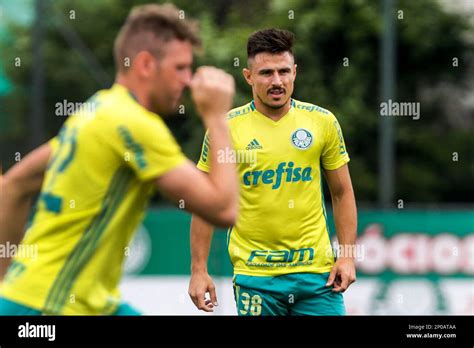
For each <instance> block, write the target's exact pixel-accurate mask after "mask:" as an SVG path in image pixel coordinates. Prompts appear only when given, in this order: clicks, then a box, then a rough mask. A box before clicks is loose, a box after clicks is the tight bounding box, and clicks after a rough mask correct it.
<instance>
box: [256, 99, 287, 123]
mask: <svg viewBox="0 0 474 348" xmlns="http://www.w3.org/2000/svg"><path fill="white" fill-rule="evenodd" d="M254 103H255V108H256V109H257V111H258V112H260V113H261V114H262V115H264V116H266V117H268V118H270V119H272V120H273V121H278V120H279V119H280V118H282V117H283V116H285V115H286V114H287V113H288V111H289V110H290V107H291V98H290V99H288V101H287V102H286V103H285V105H283V106H282V107H281V108H278V109H273V108H270V107H268V106H266V105H265V104H263V103H262V102H261V101H260V100H259V99H258V98H255V99H254Z"/></svg>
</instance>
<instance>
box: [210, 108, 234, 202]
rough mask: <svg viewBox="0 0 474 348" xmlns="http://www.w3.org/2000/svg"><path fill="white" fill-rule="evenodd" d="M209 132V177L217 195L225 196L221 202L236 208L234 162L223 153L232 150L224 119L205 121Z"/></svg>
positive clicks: (216, 118)
mask: <svg viewBox="0 0 474 348" xmlns="http://www.w3.org/2000/svg"><path fill="white" fill-rule="evenodd" d="M206 127H207V128H208V132H209V140H210V152H211V171H210V172H209V178H210V179H211V181H212V183H213V184H214V186H215V187H216V188H217V191H218V193H219V196H221V197H224V198H227V199H226V200H225V201H224V200H223V201H222V202H221V203H222V204H223V205H224V206H229V205H230V206H231V207H232V208H236V206H237V202H238V199H237V198H238V185H237V182H238V179H237V172H236V170H235V163H232V162H231V161H230V160H229V159H228V158H226V156H224V154H226V153H229V151H230V150H232V144H231V137H230V132H229V128H228V126H227V123H226V120H225V119H223V118H222V117H221V118H218V117H215V118H213V119H212V121H210V120H207V121H206Z"/></svg>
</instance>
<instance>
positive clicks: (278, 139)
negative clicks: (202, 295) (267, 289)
mask: <svg viewBox="0 0 474 348" xmlns="http://www.w3.org/2000/svg"><path fill="white" fill-rule="evenodd" d="M228 118H229V127H230V132H231V136H232V142H233V146H234V148H235V150H234V151H225V152H223V153H220V154H218V160H231V161H234V160H235V161H236V162H237V168H238V172H239V180H240V212H239V217H238V219H237V223H236V225H235V226H234V227H233V228H231V229H230V230H229V232H228V251H229V254H230V258H231V261H232V264H233V266H234V274H244V275H254V276H275V275H281V274H288V273H297V272H311V273H324V272H329V271H330V270H331V267H332V265H333V264H334V257H333V253H332V248H331V244H330V238H329V233H328V227H327V222H326V213H325V208H324V199H323V197H322V196H323V195H322V188H321V166H322V168H324V169H326V170H334V169H337V168H339V167H341V166H343V165H344V164H345V163H347V162H349V156H348V154H347V151H346V147H345V144H344V139H343V136H342V131H341V128H340V126H339V124H338V122H337V120H336V118H335V117H334V115H333V114H332V113H331V112H329V111H327V110H325V109H323V108H320V107H318V106H316V105H312V104H309V103H303V102H300V101H296V100H292V101H291V108H290V110H289V112H288V113H287V114H286V115H284V116H283V117H282V118H281V119H280V120H278V121H276V122H275V121H273V120H272V119H270V118H268V117H266V116H264V115H263V114H261V113H260V112H259V111H258V110H257V109H256V108H255V104H254V102H253V101H252V102H251V103H249V104H247V105H244V106H242V107H239V108H236V109H233V110H231V111H230V112H229V114H228ZM209 165H210V158H209V139H208V137H207V134H206V136H205V138H204V143H203V147H202V152H201V158H200V160H199V163H198V168H199V169H201V170H203V171H206V172H208V171H209Z"/></svg>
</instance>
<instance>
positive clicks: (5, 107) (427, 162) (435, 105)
mask: <svg viewBox="0 0 474 348" xmlns="http://www.w3.org/2000/svg"><path fill="white" fill-rule="evenodd" d="M29 2H30V3H31V2H32V1H29ZM142 3H146V1H138V0H137V1H130V0H99V1H93V2H92V1H90V0H61V1H52V0H46V1H45V5H46V7H45V24H46V37H45V41H44V46H43V53H44V60H45V76H46V90H45V118H46V125H45V127H46V137H45V139H44V140H45V141H46V140H47V139H48V138H50V137H53V136H54V135H55V134H56V133H57V131H58V129H59V127H60V126H61V124H62V123H63V122H64V118H62V117H58V116H55V113H54V110H55V104H56V103H57V102H62V100H64V99H66V100H68V101H71V102H81V101H84V100H86V99H87V98H88V97H89V96H90V95H92V94H93V93H95V91H96V90H98V89H100V88H104V87H108V86H110V84H111V83H112V82H113V77H114V66H113V57H112V46H113V41H114V38H115V35H116V33H117V31H118V29H119V28H120V26H121V25H122V23H123V22H124V19H125V17H126V15H127V14H128V12H129V10H130V8H131V7H132V6H133V5H138V4H142ZM173 3H174V4H175V5H176V6H177V7H179V8H180V9H182V10H184V11H185V12H184V13H185V16H186V17H188V18H195V19H198V20H200V22H201V31H202V36H203V40H204V53H203V54H202V55H200V56H198V57H197V58H196V65H201V64H206V65H215V66H218V67H220V68H222V69H225V70H226V71H228V72H230V73H232V74H233V75H234V77H235V78H236V81H237V95H236V98H235V106H239V105H242V104H244V103H247V102H248V101H249V100H250V99H251V98H252V97H251V90H250V87H249V86H248V85H247V84H246V83H245V81H244V79H243V77H242V73H241V70H242V68H243V67H245V66H246V42H247V37H248V36H249V34H251V33H252V32H254V31H256V30H258V29H262V28H267V27H277V28H284V29H288V30H291V31H293V32H294V33H295V34H296V47H295V55H296V63H297V64H298V75H297V80H296V88H295V93H294V97H295V98H296V99H298V100H302V101H306V102H310V103H314V104H317V105H319V106H321V107H324V108H327V109H329V110H331V111H332V112H333V113H334V114H335V115H336V117H338V119H339V121H340V123H341V125H342V128H343V132H344V136H345V140H346V144H347V147H348V150H349V153H350V155H351V159H352V161H351V163H350V169H351V174H352V178H353V184H354V188H355V191H356V195H357V198H358V200H359V201H360V202H365V203H367V204H369V205H370V204H371V203H374V202H375V201H376V199H377V189H378V187H377V178H378V173H377V172H378V164H377V161H378V123H379V121H380V102H381V100H380V92H379V91H380V88H379V84H380V81H379V79H380V76H379V74H380V73H379V71H380V61H381V59H380V52H379V49H380V48H379V46H380V41H379V40H380V35H381V32H382V29H383V28H382V21H381V12H382V11H381V3H380V2H377V1H371V0H319V1H316V0H294V1H285V0H272V1H250V0H240V1H236V0H227V1H220V0H206V1H189V0H175V1H173ZM31 7H32V6H31ZM396 9H397V12H396V13H394V16H395V17H396V36H397V44H396V47H397V56H396V61H397V70H396V84H397V88H396V96H395V99H396V100H397V101H401V102H420V103H421V118H420V119H419V120H413V119H412V118H411V117H399V118H395V119H394V122H395V137H396V139H395V140H396V145H395V147H396V169H395V170H396V174H395V178H396V188H395V197H396V198H397V199H403V200H404V201H405V202H417V203H424V204H426V203H429V204H431V205H436V204H438V203H450V202H458V203H459V202H461V203H462V202H464V203H467V202H472V201H473V196H474V180H473V178H474V105H473V104H474V103H473V102H472V100H473V94H474V86H473V81H474V59H473V58H474V53H473V52H474V29H473V26H472V13H471V14H470V15H471V18H470V17H469V16H468V14H464V13H460V12H459V11H457V12H453V11H448V10H447V9H446V8H445V7H444V6H442V5H441V4H440V2H438V1H437V0H420V1H411V0H398V1H396ZM71 11H74V17H75V18H74V19H71V14H72V12H71ZM400 11H401V12H400ZM4 17H5V16H3V19H2V20H5V18H4ZM400 17H402V18H400ZM3 24H4V25H3V31H0V62H1V64H0V71H1V69H3V71H4V74H5V75H6V77H7V79H8V81H9V82H8V83H9V84H8V85H7V84H6V83H7V82H5V84H4V86H3V90H4V93H0V113H1V115H2V123H1V128H2V129H1V130H0V146H1V148H2V160H3V162H4V167H6V168H8V167H9V166H10V165H12V164H13V163H14V162H13V156H12V155H11V154H12V153H14V152H16V151H20V152H22V153H23V152H24V151H27V150H29V149H30V144H28V141H27V139H28V137H29V134H30V129H29V127H28V114H29V113H30V111H31V105H30V101H29V98H30V96H31V71H32V69H31V68H32V64H33V62H32V59H31V37H32V32H31V31H32V26H31V23H30V24H25V23H23V22H21V23H18V22H15V21H4V23H3ZM58 28H66V29H67V30H73V31H74V32H75V33H76V34H77V35H78V36H79V37H80V38H81V39H82V41H83V42H84V43H85V44H86V45H87V47H88V48H89V50H90V51H91V52H92V53H93V55H94V56H95V57H96V59H97V61H98V63H99V64H100V66H101V67H102V70H103V73H104V75H105V76H106V79H104V80H103V81H98V79H97V78H94V76H93V74H92V73H91V71H90V66H89V63H88V62H87V61H86V60H85V59H84V57H83V55H81V54H80V53H79V52H78V51H77V50H75V49H74V48H72V47H71V46H70V45H69V44H68V42H67V41H66V40H65V39H64V36H63V35H61V31H60V30H59V29H58ZM15 57H20V58H21V68H19V67H15V65H14V59H15ZM345 58H348V66H345V65H344V59H345ZM454 58H457V59H458V66H453V62H454V60H453V59H454ZM346 65H347V64H346ZM454 65H455V64H454ZM0 86H1V84H0ZM7 87H8V88H7ZM1 90H2V89H0V91H1ZM469 100H470V101H471V102H469ZM183 103H184V105H185V109H186V113H185V115H182V114H176V115H174V116H173V117H170V118H168V119H167V123H168V124H169V126H170V127H171V129H172V131H173V132H174V134H175V135H176V137H177V138H178V140H179V142H180V144H181V145H182V147H183V149H184V151H185V153H186V154H187V155H188V156H189V157H190V158H191V159H193V160H197V159H198V156H199V152H200V149H201V142H202V137H203V133H204V130H203V128H202V125H201V123H200V121H199V120H198V118H197V117H195V116H196V115H195V114H194V112H195V111H194V109H193V107H192V103H191V102H190V97H189V94H187V95H186V96H185V97H184V102H183ZM37 145H39V144H37ZM98 151H99V149H98ZM454 152H456V153H458V156H459V160H458V161H457V162H456V161H453V153H454ZM4 169H5V168H4ZM394 206H395V202H394Z"/></svg>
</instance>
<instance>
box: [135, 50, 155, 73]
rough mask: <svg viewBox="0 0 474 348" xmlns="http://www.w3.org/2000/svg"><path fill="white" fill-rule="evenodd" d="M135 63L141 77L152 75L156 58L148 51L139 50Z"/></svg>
mask: <svg viewBox="0 0 474 348" xmlns="http://www.w3.org/2000/svg"><path fill="white" fill-rule="evenodd" d="M133 65H134V68H135V69H136V71H137V72H138V74H139V76H140V77H145V78H147V77H150V76H151V75H152V74H153V71H154V70H155V68H156V59H155V57H153V55H152V54H151V53H150V52H148V51H141V52H139V53H138V54H137V55H136V56H135V58H134V59H133Z"/></svg>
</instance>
